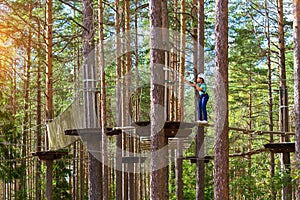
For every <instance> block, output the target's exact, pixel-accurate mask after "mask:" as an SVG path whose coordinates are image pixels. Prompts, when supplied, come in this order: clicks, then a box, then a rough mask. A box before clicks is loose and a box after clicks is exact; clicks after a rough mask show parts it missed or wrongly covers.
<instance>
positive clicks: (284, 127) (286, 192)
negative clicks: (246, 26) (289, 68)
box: [278, 0, 292, 200]
mask: <svg viewBox="0 0 300 200" xmlns="http://www.w3.org/2000/svg"><path fill="white" fill-rule="evenodd" d="M283 15H284V14H283V1H282V0H278V40H279V41H278V42H279V55H280V61H279V77H280V90H279V91H280V129H281V131H283V132H288V131H289V130H288V129H289V121H288V116H289V115H288V114H289V111H288V93H287V91H288V89H287V85H286V67H285V39H284V18H283ZM281 141H282V142H289V141H290V139H289V136H283V137H281ZM281 162H282V164H283V169H282V170H284V173H286V175H287V176H286V178H285V182H286V185H285V186H284V188H283V190H282V195H283V200H291V199H292V185H291V177H290V173H291V168H290V164H291V161H290V153H283V154H282V157H281Z"/></svg>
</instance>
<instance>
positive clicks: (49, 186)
mask: <svg viewBox="0 0 300 200" xmlns="http://www.w3.org/2000/svg"><path fill="white" fill-rule="evenodd" d="M52 169H53V160H52V159H49V160H46V199H47V200H52Z"/></svg>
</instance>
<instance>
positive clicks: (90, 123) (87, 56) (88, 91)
mask: <svg viewBox="0 0 300 200" xmlns="http://www.w3.org/2000/svg"><path fill="white" fill-rule="evenodd" d="M93 13H94V10H93V2H92V1H91V0H83V1H82V20H83V23H82V25H83V32H82V42H83V87H84V94H83V96H84V114H85V117H84V120H85V127H86V128H95V127H97V124H98V122H97V119H96V112H95V107H96V105H95V104H96V100H95V88H96V86H95V80H96V73H95V63H94V62H95V59H94V58H95V42H94V35H95V30H94V14H93ZM95 134H97V133H95ZM95 143H96V142H95ZM87 145H88V149H89V148H90V147H89V144H87ZM93 148H95V149H99V150H100V141H99V146H98V145H97V144H94V145H93ZM100 171H101V163H100V161H99V160H98V159H97V158H96V157H95V156H94V155H93V153H92V152H90V151H89V152H88V179H89V180H88V181H89V182H88V183H89V199H98V198H99V197H100V198H101V195H102V192H101V177H100Z"/></svg>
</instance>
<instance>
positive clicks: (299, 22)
mask: <svg viewBox="0 0 300 200" xmlns="http://www.w3.org/2000/svg"><path fill="white" fill-rule="evenodd" d="M293 13H294V25H293V26H294V34H293V35H294V80H295V83H294V84H295V85H294V99H295V122H296V123H295V135H296V145H295V147H296V169H297V170H298V171H299V170H300V164H299V163H300V123H299V121H300V43H299V42H300V30H299V28H300V0H293ZM296 200H300V184H299V178H297V180H296Z"/></svg>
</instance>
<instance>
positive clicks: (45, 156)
mask: <svg viewBox="0 0 300 200" xmlns="http://www.w3.org/2000/svg"><path fill="white" fill-rule="evenodd" d="M67 154H68V152H67V151H37V152H33V153H32V155H33V156H38V158H39V159H40V160H57V159H61V157H63V156H65V155H67Z"/></svg>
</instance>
